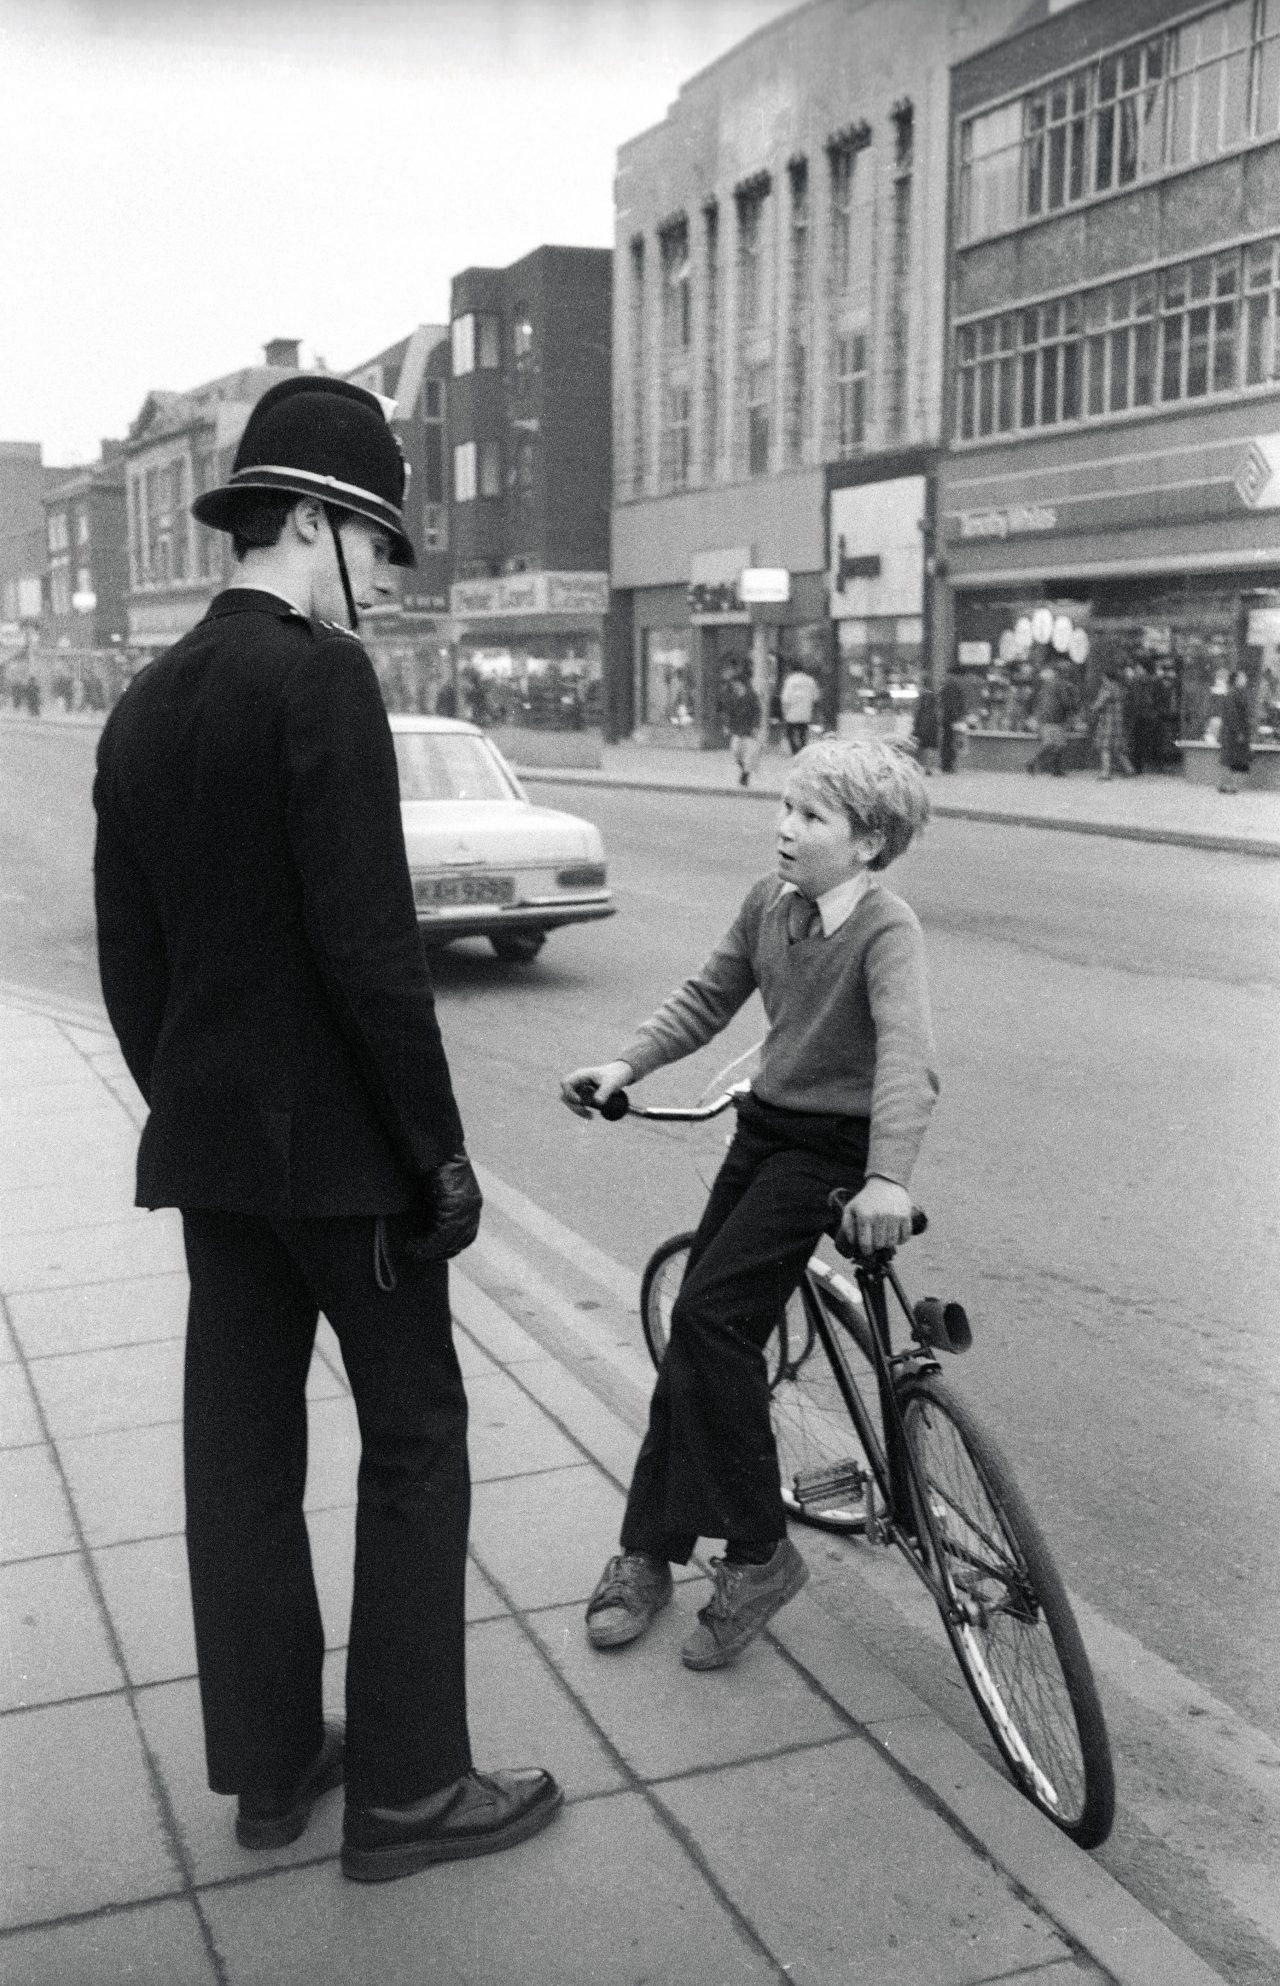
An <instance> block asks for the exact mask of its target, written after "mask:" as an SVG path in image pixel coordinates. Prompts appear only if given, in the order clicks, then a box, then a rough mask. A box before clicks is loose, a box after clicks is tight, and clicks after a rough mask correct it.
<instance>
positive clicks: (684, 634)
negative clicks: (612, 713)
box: [638, 628, 694, 730]
mask: <svg viewBox="0 0 1280 1986" xmlns="http://www.w3.org/2000/svg"><path fill="white" fill-rule="evenodd" d="M641 640H642V647H641V667H640V696H639V699H638V702H639V714H640V722H641V723H642V724H650V725H656V726H662V725H665V726H670V727H672V728H674V729H678V730H686V729H688V727H689V726H690V725H691V724H692V723H693V717H694V713H693V684H692V668H691V651H692V635H691V632H690V630H689V629H688V628H647V629H646V630H645V632H644V634H643V636H642V638H641Z"/></svg>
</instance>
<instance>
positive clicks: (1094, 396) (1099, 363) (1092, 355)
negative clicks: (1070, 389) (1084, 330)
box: [1085, 337, 1107, 414]
mask: <svg viewBox="0 0 1280 1986" xmlns="http://www.w3.org/2000/svg"><path fill="white" fill-rule="evenodd" d="M1106 353H1107V341H1106V339H1105V338H1101V337H1093V338H1086V340H1085V363H1086V369H1087V374H1088V388H1087V394H1086V399H1085V411H1086V412H1087V413H1090V414H1101V413H1103V412H1104V411H1105V408H1106V397H1105V396H1106Z"/></svg>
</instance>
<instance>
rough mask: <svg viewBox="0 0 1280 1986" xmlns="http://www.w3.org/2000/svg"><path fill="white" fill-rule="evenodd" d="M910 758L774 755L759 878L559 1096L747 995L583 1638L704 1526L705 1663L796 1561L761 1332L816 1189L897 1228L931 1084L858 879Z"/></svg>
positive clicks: (661, 1584)
mask: <svg viewBox="0 0 1280 1986" xmlns="http://www.w3.org/2000/svg"><path fill="white" fill-rule="evenodd" d="M928 812H929V801H928V797H927V794H926V791H925V784H924V780H923V778H922V777H921V774H920V769H919V767H918V766H917V765H916V764H915V763H914V761H913V760H912V759H911V758H910V757H909V756H908V755H907V754H906V753H905V752H902V751H900V750H898V749H897V748H896V747H894V746H892V745H890V744H888V743H886V742H883V741H881V740H878V739H876V740H869V741H866V742H863V741H853V740H849V741H841V740H838V739H823V740H821V741H820V742H818V743H817V744H814V745H812V746H810V748H809V749H808V750H807V751H806V752H804V753H803V754H801V756H800V757H799V758H797V759H796V761H795V763H794V765H793V766H792V767H791V768H790V771H789V773H788V776H787V782H786V787H785V790H784V794H783V801H782V813H781V817H780V820H779V827H778V854H777V868H776V873H774V874H772V875H768V876H764V877H762V878H761V879H760V880H759V881H758V882H756V883H754V884H753V885H752V887H751V889H750V890H749V891H748V892H747V896H746V899H745V901H744V903H743V905H742V908H741V909H740V911H739V912H738V915H737V917H736V918H735V920H734V922H733V924H732V925H731V927H730V929H729V930H728V932H727V933H726V934H725V936H724V937H723V938H722V939H721V940H720V942H719V944H718V945H717V946H716V948H715V950H714V951H713V952H712V954H711V956H710V958H709V959H708V960H707V962H706V964H705V965H704V966H703V967H702V968H701V970H700V971H698V972H697V973H695V974H694V976H693V977H692V978H691V979H689V980H687V981H686V982H685V984H684V985H683V986H681V987H679V988H678V989H677V990H676V992H675V993H673V994H672V995H671V996H670V998H669V999H667V1000H666V1001H665V1002H664V1003H663V1005H662V1006H661V1007H660V1008H659V1009H658V1011H657V1012H656V1013H655V1014H653V1015H652V1016H651V1018H650V1019H649V1020H647V1021H646V1022H645V1023H644V1025H643V1026H642V1027H641V1028H639V1029H638V1030H637V1032H636V1034H635V1035H634V1037H633V1038H632V1040H631V1041H630V1042H629V1043H628V1044H627V1046H626V1047H625V1048H624V1049H623V1050H622V1052H621V1054H620V1055H618V1056H617V1057H616V1058H615V1059H614V1060H613V1061H610V1062H605V1063H600V1064H597V1065H595V1066H593V1067H588V1068H581V1069H575V1070H573V1071H572V1073H571V1074H569V1075H568V1076H566V1077H565V1078H564V1080H563V1083H562V1085H561V1094H562V1097H563V1099H564V1101H565V1102H566V1103H567V1104H568V1105H569V1107H570V1109H572V1110H576V1111H577V1112H578V1114H579V1115H584V1116H585V1115H586V1114H587V1112H586V1109H585V1107H584V1104H583V1097H584V1095H588V1096H589V1095H592V1094H594V1097H595V1099H596V1100H597V1101H598V1102H605V1101H607V1099H608V1098H609V1097H610V1096H611V1095H612V1094H613V1093H614V1092H615V1091H616V1090H619V1089H621V1088H623V1087H624V1086H625V1085H627V1084H629V1083H633V1082H638V1081H639V1080H640V1078H641V1077H643V1076H646V1075H648V1074H650V1073H651V1072H652V1071H653V1070H654V1069H659V1068H661V1067H662V1066H663V1065H664V1064H665V1063H668V1062H674V1061H677V1060H679V1058H680V1057H681V1056H684V1055H689V1054H692V1053H693V1052H694V1050H695V1049H697V1048H699V1047H701V1046H702V1045H703V1043H704V1042H707V1041H709V1040H710V1039H711V1038H712V1036H713V1035H715V1034H718V1033H719V1032H720V1030H721V1029H722V1028H724V1027H726V1026H727V1025H728V1023H729V1021H730V1020H731V1019H732V1017H733V1015H734V1014H736V1013H737V1011H738V1009H739V1008H740V1007H741V1006H743V1005H744V1003H745V1002H746V1001H747V1000H748V999H749V998H750V996H751V995H752V994H753V993H754V992H756V991H758V992H759V993H760V996H761V998H762V1000H763V1003H764V1009H765V1014H766V1017H767V1019H768V1024H769V1025H768V1033H767V1035H766V1037H765V1041H764V1045H763V1053H762V1058H761V1062H760V1067H759V1071H758V1073H757V1074H756V1076H755V1078H754V1080H753V1083H752V1086H751V1089H750V1091H749V1093H748V1094H746V1095H745V1096H744V1097H743V1098H742V1099H741V1100H740V1102H739V1106H738V1128H737V1132H736V1134H735V1136H734V1139H733V1142H732V1144H731V1146H730V1149H729V1153H728V1156H727V1157H726V1159H725V1161H724V1164H723V1165H722V1166H721V1169H720V1172H719V1174H718V1176H717V1178H716V1181H715V1184H714V1186H713V1187H712V1190H711V1196H710V1198H709V1200H708V1201H707V1205H706V1209H705V1211H704V1213H703V1216H702V1221H701V1224H700V1225H699V1228H698V1231H697V1234H696V1235H695V1236H694V1239H693V1242H692V1244H691V1246H690V1249H689V1257H688V1266H687V1268H686V1270H685V1278H684V1283H683V1286H682V1288H681V1291H680V1294H679V1297H678V1298H677V1300H676V1303H675V1306H674V1309H673V1311H672V1319H671V1336H670V1341H669V1343H668V1347H667V1352H666V1356H665V1358H664V1360H663V1363H662V1368H661V1370H660V1372H659V1374H658V1380H657V1385H656V1387H655V1388H654V1393H653V1399H652V1404H651V1406H650V1412H649V1427H648V1432H647V1434H646V1435H645V1438H644V1443H643V1445H642V1447H641V1449H640V1454H639V1457H638V1459H637V1462H636V1465H635V1470H634V1473H633V1475H632V1478H631V1489H630V1494H629V1496H628V1499H627V1506H626V1512H625V1515H624V1517H623V1521H622V1534H621V1541H620V1549H619V1551H618V1553H617V1554H616V1555H615V1556H614V1557H612V1558H611V1559H610V1560H609V1562H608V1564H607V1566H606V1567H605V1570H604V1573H603V1575H602V1576H601V1578H600V1581H599V1583H598V1584H597V1586H596V1588H595V1591H594V1593H593V1594H592V1596H591V1599H590V1601H589V1603H588V1606H587V1615H586V1626H587V1636H588V1639H589V1640H590V1642H591V1644H592V1645H593V1647H596V1648H617V1647H621V1646H624V1645H625V1644H627V1643H629V1642H632V1641H634V1640H636V1639H637V1637H638V1636H640V1635H641V1634H643V1633H644V1631H645V1629H646V1628H647V1627H648V1626H649V1624H650V1622H651V1621H652V1620H653V1618H654V1616H655V1615H656V1614H657V1613H658V1611H659V1610H660V1609H661V1608H662V1607H664V1606H665V1605H666V1604H667V1602H668V1601H669V1600H670V1598H671V1593H672V1579H671V1565H672V1564H673V1563H674V1564H677V1565H684V1564H686V1563H687V1562H688V1560H689V1558H690V1556H691V1554H692V1552H693V1550H694V1547H695V1545H696V1543H697V1540H698V1539H699V1538H700V1537H704V1538H724V1539H725V1540H726V1541H727V1543H726V1550H725V1555H724V1557H723V1558H719V1559H713V1561H712V1564H713V1566H714V1568H715V1572H714V1585H713V1592H712V1597H711V1599H710V1601H709V1602H708V1603H707V1605H706V1606H704V1607H703V1608H702V1610H701V1612H700V1614H699V1617H698V1618H699V1626H698V1627H697V1629H696V1630H695V1632H694V1633H693V1634H692V1636H691V1637H690V1638H689V1640H687V1641H686V1642H685V1644H684V1647H683V1650H682V1659H683V1661H684V1662H685V1664H686V1665H687V1666H688V1667H689V1668H692V1669H713V1668H721V1667H723V1666H725V1664H727V1663H729V1662H732V1661H734V1660H735V1659H736V1657H737V1656H738V1655H739V1654H740V1653H741V1651H742V1649H743V1648H744V1647H745V1646H746V1645H747V1643H748V1642H749V1641H750V1640H751V1639H752V1638H753V1637H754V1636H755V1635H756V1634H758V1633H759V1632H760V1630H761V1628H763V1626H764V1625H765V1623H766V1622H767V1621H768V1620H769V1619H770V1617H771V1616H772V1615H773V1614H774V1613H776V1611H777V1610H778V1608H779V1607H781V1606H783V1605H785V1603H786V1602H787V1601H788V1600H789V1599H791V1598H792V1597H793V1596H794V1594H795V1593H797V1592H798V1591H799V1589H800V1587H801V1586H802V1585H803V1584H804V1582H805V1580H806V1578H807V1577H808V1572H807V1568H806V1566H805V1563H804V1560H803V1558H802V1557H801V1556H800V1554H799V1552H798V1551H797V1550H796V1548H795V1546H794V1545H792V1544H791V1543H790V1542H789V1540H788V1539H787V1536H786V1520H785V1516H784V1511H783V1503H782V1494H781V1487H780V1483H779V1477H778V1460H777V1452H776V1449H775V1447H774V1442H773V1435H772V1430H771V1427H770V1422H769V1385H768V1379H767V1375H766V1370H765V1360H764V1349H763V1348H764V1346H765V1344H766V1342H767V1340H768V1338H769V1336H770V1334H771V1333H772V1331H773V1330H774V1328H775V1326H776V1324H777V1320H778V1316H779V1313H780V1312H781V1311H782V1310H783V1309H784V1308H785V1306H786V1303H787V1301H788V1299H789V1297H790V1296H791V1293H792V1292H793V1291H794V1290H795V1289H796V1287H797V1285H798V1284H799V1281H800V1278H801V1276H802V1275H803V1273H804V1267H805V1264H806V1262H807V1261H808V1260H809V1256H810V1254H811V1253H812V1251H813V1248H814V1246H815V1244H816V1243H817V1241H818V1239H819V1237H820V1236H821V1234H822V1233H823V1232H824V1230H825V1229H827V1228H828V1225H829V1223H830V1221H831V1214H830V1211H829V1207H828V1198H829V1195H830V1193H831V1192H832V1190H833V1188H835V1187H837V1186H839V1187H846V1188H847V1187H852V1188H853V1189H854V1193H853V1198H852V1199H851V1200H850V1202H849V1204H848V1207H847V1208H846V1210H845V1214H844V1217H843V1223H842V1225H843V1228H844V1231H845V1233H846V1234H849V1235H851V1236H852V1235H853V1234H855V1232H856V1236H857V1240H858V1243H859V1245H860V1246H862V1247H871V1246H875V1247H890V1246H894V1245H896V1244H897V1243H898V1242H900V1241H905V1240H906V1239H907V1237H908V1235H909V1234H910V1232H911V1196H910V1194H909V1193H908V1191H907V1183H908V1180H909V1179H910V1176H911V1168H912V1164H913V1162H914V1160H915V1156H916V1152H917V1150H918V1148H919V1145H920V1142H921V1139H922V1138H923V1136H924V1132H925V1127H926V1125H927V1123H928V1119H929V1113H930V1111H931V1109H932V1107H933V1103H934V1098H935V1096H936V1094H937V1089H938V1079H937V1076H936V1074H935V1073H934V1065H935V1055H934V1047H933V1035H932V1028H931V1024H930V1019H929V999H928V991H927V987H926V983H925V968H924V948H923V942H922V939H921V934H920V926H919V923H918V922H917V919H916V917H915V914H914V912H913V911H911V910H910V909H909V908H908V906H907V905H906V904H905V903H904V902H903V901H902V900H901V898H900V897H898V896H895V895H894V894H893V893H892V892H891V891H889V890H887V889H886V888H885V887H884V886H883V884H882V883H881V882H880V881H879V880H878V872H879V871H880V870H882V869H884V868H885V867H886V866H887V865H888V863H890V862H891V861H892V860H893V859H894V857H895V856H896V855H900V854H901V853H902V851H903V850H904V849H905V848H906V847H907V845H908V843H909V842H910V841H911V838H912V835H913V834H914V832H915V831H916V829H917V828H919V827H921V826H922V825H923V823H924V821H925V820H926V818H927V816H928Z"/></svg>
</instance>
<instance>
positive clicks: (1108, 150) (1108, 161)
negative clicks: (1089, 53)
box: [1093, 63, 1116, 193]
mask: <svg viewBox="0 0 1280 1986" xmlns="http://www.w3.org/2000/svg"><path fill="white" fill-rule="evenodd" d="M1103 67H1104V68H1105V67H1106V64H1105V63H1104V64H1103ZM1115 151H1116V109H1115V105H1114V104H1104V105H1103V106H1102V108H1101V109H1100V110H1099V111H1098V120H1097V131H1096V134H1095V138H1094V147H1093V184H1094V187H1095V190H1096V191H1097V192H1099V193H1105V192H1106V191H1107V189H1108V187H1109V186H1110V185H1111V181H1112V179H1113V177H1114V175H1115Z"/></svg>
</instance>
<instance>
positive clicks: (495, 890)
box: [413, 876, 516, 910]
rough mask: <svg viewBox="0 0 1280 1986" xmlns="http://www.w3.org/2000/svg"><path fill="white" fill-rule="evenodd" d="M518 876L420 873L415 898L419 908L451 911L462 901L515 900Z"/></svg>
mask: <svg viewBox="0 0 1280 1986" xmlns="http://www.w3.org/2000/svg"><path fill="white" fill-rule="evenodd" d="M515 894H516V879H515V877H514V876H418V877H417V878H416V879H415V881H414V885H413V900H414V902H415V903H416V904H417V906H418V909H419V910H448V909H450V908H451V906H453V905H454V904H459V903H512V902H514V900H515Z"/></svg>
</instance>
